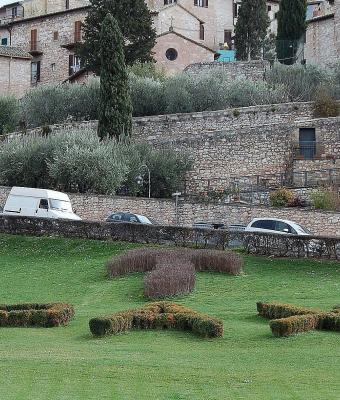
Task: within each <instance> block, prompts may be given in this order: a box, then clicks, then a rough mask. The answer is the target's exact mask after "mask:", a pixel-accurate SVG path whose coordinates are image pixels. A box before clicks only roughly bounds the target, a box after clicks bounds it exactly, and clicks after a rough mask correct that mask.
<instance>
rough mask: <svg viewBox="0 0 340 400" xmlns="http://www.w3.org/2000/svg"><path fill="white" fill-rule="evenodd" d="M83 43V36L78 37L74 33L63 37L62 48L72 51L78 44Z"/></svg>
mask: <svg viewBox="0 0 340 400" xmlns="http://www.w3.org/2000/svg"><path fill="white" fill-rule="evenodd" d="M81 41H82V38H81V35H78V34H77V35H76V34H75V33H74V32H73V33H72V34H69V35H67V36H63V37H62V38H60V43H61V44H60V46H61V47H63V48H64V49H68V50H71V49H73V48H74V47H75V46H76V44H77V43H80V42H81Z"/></svg>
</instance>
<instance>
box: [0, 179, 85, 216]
mask: <svg viewBox="0 0 340 400" xmlns="http://www.w3.org/2000/svg"><path fill="white" fill-rule="evenodd" d="M3 215H12V216H13V215H17V216H22V217H39V218H51V219H70V220H74V221H79V220H81V218H80V217H78V215H76V214H75V213H74V212H73V210H72V205H71V201H70V199H69V197H68V195H67V194H65V193H61V192H56V191H54V190H47V189H35V188H26V187H13V188H12V189H11V191H10V194H9V195H8V198H7V201H6V204H5V206H4V209H3Z"/></svg>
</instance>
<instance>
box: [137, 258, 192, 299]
mask: <svg viewBox="0 0 340 400" xmlns="http://www.w3.org/2000/svg"><path fill="white" fill-rule="evenodd" d="M195 282H196V276H195V267H194V265H193V264H192V263H191V262H190V261H187V260H181V259H179V258H177V257H166V258H164V259H162V260H160V261H159V263H158V264H157V268H155V269H154V270H153V271H150V272H148V273H147V274H146V275H145V278H144V295H145V296H146V297H148V298H149V299H160V298H164V297H171V296H178V295H184V294H188V293H190V292H192V291H193V290H194V287H195Z"/></svg>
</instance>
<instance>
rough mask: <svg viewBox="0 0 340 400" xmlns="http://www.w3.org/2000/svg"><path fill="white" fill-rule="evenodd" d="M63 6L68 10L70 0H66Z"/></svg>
mask: <svg viewBox="0 0 340 400" xmlns="http://www.w3.org/2000/svg"><path fill="white" fill-rule="evenodd" d="M65 8H66V10H68V9H69V8H70V0H66V2H65Z"/></svg>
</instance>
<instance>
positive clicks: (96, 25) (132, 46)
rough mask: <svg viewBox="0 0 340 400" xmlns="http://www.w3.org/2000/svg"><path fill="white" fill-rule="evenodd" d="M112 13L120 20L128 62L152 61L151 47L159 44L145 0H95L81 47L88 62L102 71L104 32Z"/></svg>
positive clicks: (86, 21)
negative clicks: (102, 29)
mask: <svg viewBox="0 0 340 400" xmlns="http://www.w3.org/2000/svg"><path fill="white" fill-rule="evenodd" d="M109 13H110V14H111V15H112V16H113V17H114V18H115V19H116V20H117V22H118V25H119V28H120V30H121V32H122V34H123V37H124V44H125V45H124V52H125V61H126V63H127V64H128V65H133V64H134V63H135V62H136V61H139V62H147V61H152V60H153V59H152V55H151V50H152V48H153V47H154V45H155V40H156V32H155V30H154V29H153V27H152V19H151V14H150V11H149V9H148V7H147V5H146V3H145V1H144V0H91V9H90V11H89V13H88V15H87V17H86V19H85V22H84V24H83V27H82V32H83V39H84V43H82V44H79V45H78V48H77V53H78V54H79V55H80V56H81V58H82V60H83V62H84V64H85V65H86V66H87V67H88V68H89V69H90V70H91V71H93V72H95V73H96V74H100V68H101V58H100V55H99V51H98V50H99V48H100V32H101V27H102V24H103V21H104V18H105V17H106V15H107V14H109Z"/></svg>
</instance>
